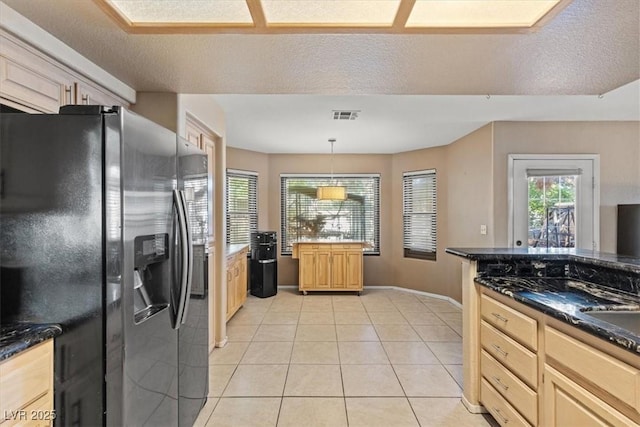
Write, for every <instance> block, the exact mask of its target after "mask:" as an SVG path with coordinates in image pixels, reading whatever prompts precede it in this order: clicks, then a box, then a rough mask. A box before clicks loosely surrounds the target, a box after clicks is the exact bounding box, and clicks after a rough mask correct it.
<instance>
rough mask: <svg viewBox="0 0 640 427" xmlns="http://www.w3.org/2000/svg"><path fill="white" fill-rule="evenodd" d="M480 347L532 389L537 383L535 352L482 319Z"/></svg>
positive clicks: (535, 387)
mask: <svg viewBox="0 0 640 427" xmlns="http://www.w3.org/2000/svg"><path fill="white" fill-rule="evenodd" d="M480 342H481V343H482V347H483V348H484V349H485V350H486V351H487V353H489V354H490V355H492V356H493V357H494V358H495V359H496V360H498V361H499V362H500V363H502V364H503V365H504V366H506V367H507V368H509V370H511V372H513V373H514V374H516V376H518V377H519V378H520V379H522V380H523V381H524V382H525V383H527V384H528V385H529V386H531V387H532V388H533V389H534V390H536V389H537V383H538V361H537V356H536V355H535V353H532V352H531V351H529V350H527V349H526V348H524V347H523V346H522V345H520V344H518V343H517V342H515V341H514V340H512V339H511V338H509V337H508V336H506V335H505V334H503V333H502V332H500V331H498V330H497V329H496V328H494V327H493V326H491V325H489V324H488V323H487V322H485V321H484V320H483V321H481V326H480Z"/></svg>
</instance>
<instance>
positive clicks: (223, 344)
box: [216, 337, 229, 348]
mask: <svg viewBox="0 0 640 427" xmlns="http://www.w3.org/2000/svg"><path fill="white" fill-rule="evenodd" d="M228 342H229V337H224V339H223V340H222V341H216V347H218V348H222V347H224V346H225V345H227V343H228Z"/></svg>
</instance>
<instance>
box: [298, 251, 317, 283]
mask: <svg viewBox="0 0 640 427" xmlns="http://www.w3.org/2000/svg"><path fill="white" fill-rule="evenodd" d="M316 254H317V253H316V251H314V250H301V251H300V264H299V278H298V281H299V284H298V287H299V288H300V289H313V288H315V287H316Z"/></svg>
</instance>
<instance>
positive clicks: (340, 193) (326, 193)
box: [316, 138, 347, 200]
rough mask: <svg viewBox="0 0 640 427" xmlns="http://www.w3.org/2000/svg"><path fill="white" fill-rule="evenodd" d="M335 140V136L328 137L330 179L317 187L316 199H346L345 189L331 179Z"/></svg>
mask: <svg viewBox="0 0 640 427" xmlns="http://www.w3.org/2000/svg"><path fill="white" fill-rule="evenodd" d="M334 142H336V139H335V138H329V143H330V144H331V180H330V181H329V185H325V186H322V187H318V193H317V195H316V197H317V198H318V200H346V199H347V189H346V188H345V187H344V186H342V185H336V184H335V183H334V181H333V143H334Z"/></svg>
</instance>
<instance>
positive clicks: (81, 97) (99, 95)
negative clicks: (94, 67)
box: [75, 82, 129, 107]
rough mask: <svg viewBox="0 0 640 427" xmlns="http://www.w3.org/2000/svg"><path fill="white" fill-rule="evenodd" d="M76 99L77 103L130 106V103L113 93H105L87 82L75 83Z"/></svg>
mask: <svg viewBox="0 0 640 427" xmlns="http://www.w3.org/2000/svg"><path fill="white" fill-rule="evenodd" d="M75 88H76V99H75V103H76V104H79V105H106V106H113V105H119V106H123V107H128V106H129V105H128V104H127V103H126V102H124V101H123V100H121V99H118V98H116V97H115V96H113V95H110V94H108V93H105V92H103V91H101V90H100V89H98V88H95V87H93V86H91V85H89V84H87V83H83V82H78V83H76V84H75Z"/></svg>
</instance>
